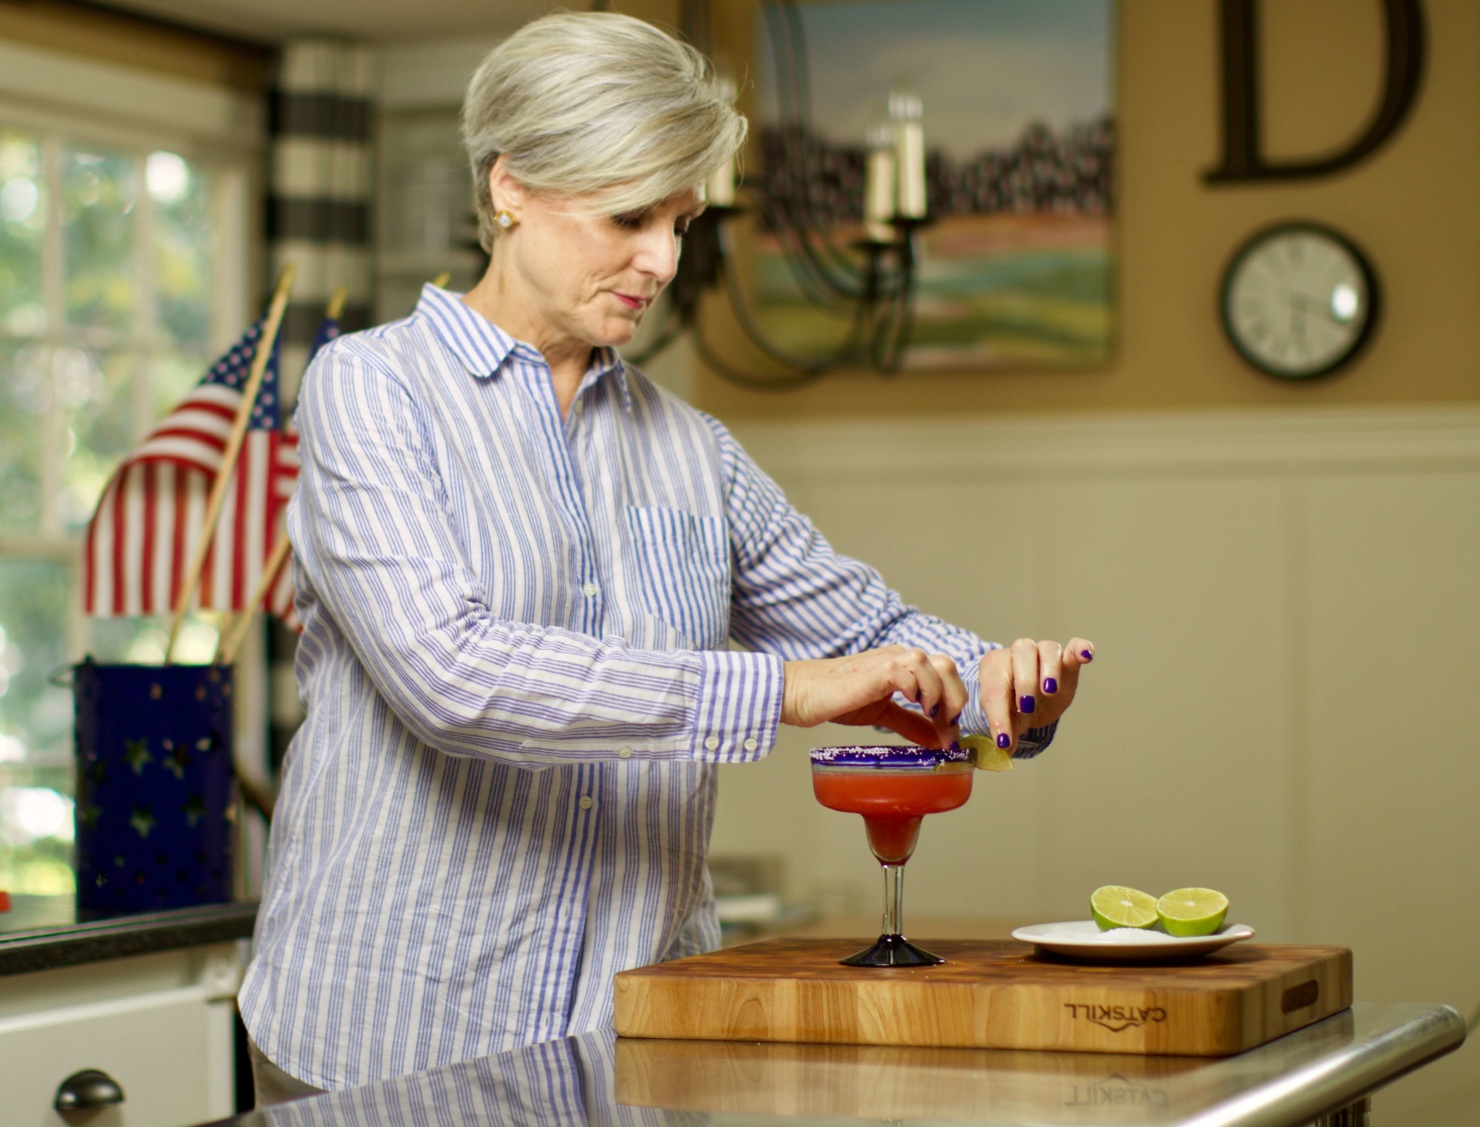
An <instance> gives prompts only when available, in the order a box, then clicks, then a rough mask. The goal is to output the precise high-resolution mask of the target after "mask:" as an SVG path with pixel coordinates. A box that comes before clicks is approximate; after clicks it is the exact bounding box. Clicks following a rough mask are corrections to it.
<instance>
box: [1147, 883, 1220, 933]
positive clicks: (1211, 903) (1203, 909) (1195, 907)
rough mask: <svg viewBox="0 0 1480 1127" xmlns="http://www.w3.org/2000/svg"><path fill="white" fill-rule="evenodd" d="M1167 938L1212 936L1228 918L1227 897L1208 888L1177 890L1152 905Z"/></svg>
mask: <svg viewBox="0 0 1480 1127" xmlns="http://www.w3.org/2000/svg"><path fill="white" fill-rule="evenodd" d="M1156 914H1157V915H1158V916H1159V917H1160V918H1161V926H1162V928H1163V929H1164V930H1165V931H1166V933H1167V934H1168V935H1179V936H1188V935H1212V934H1213V932H1215V931H1217V930H1218V929H1219V928H1220V927H1222V926H1223V920H1224V918H1225V917H1226V916H1227V915H1228V897H1226V896H1224V895H1223V893H1221V892H1215V891H1213V890H1212V889H1211V888H1178V889H1176V890H1174V891H1172V892H1168V893H1167V894H1166V895H1165V896H1163V897H1162V898H1161V899H1160V900H1158V901H1157V902H1156Z"/></svg>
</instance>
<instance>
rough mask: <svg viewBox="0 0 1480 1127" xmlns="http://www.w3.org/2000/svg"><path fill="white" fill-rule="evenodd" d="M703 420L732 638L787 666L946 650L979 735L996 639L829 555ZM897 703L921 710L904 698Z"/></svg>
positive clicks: (966, 715) (1040, 737)
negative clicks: (711, 449)
mask: <svg viewBox="0 0 1480 1127" xmlns="http://www.w3.org/2000/svg"><path fill="white" fill-rule="evenodd" d="M708 421H709V424H710V426H711V427H712V428H713V430H714V432H715V436H716V441H717V442H718V443H719V448H720V457H721V461H722V464H723V467H724V477H725V487H726V501H727V507H728V514H729V519H730V524H731V528H732V540H733V546H734V553H735V574H736V580H735V600H734V612H733V614H734V617H733V619H732V627H731V629H732V632H733V633H734V635H735V637H736V639H737V640H739V641H741V642H742V643H744V644H745V645H747V646H749V647H750V648H751V649H753V650H757V651H761V652H766V653H774V654H779V655H781V656H782V657H784V658H787V659H790V660H804V659H815V658H827V657H841V656H844V655H846V654H853V653H858V652H860V651H862V650H868V649H876V648H878V647H880V646H890V645H904V646H914V647H918V648H920V649H923V650H926V651H929V652H932V653H943V654H947V655H949V656H950V657H951V659H952V660H953V661H955V663H956V667H957V670H958V671H959V673H960V675H961V680H962V682H963V683H964V684H965V685H966V688H967V690H968V694H969V696H968V702H967V706H966V708H965V710H963V712H962V714H961V730H962V732H964V733H966V734H976V733H982V732H986V731H987V718H986V713H985V712H984V711H983V709H982V706H981V692H980V683H981V679H980V662H981V659H982V656H983V655H984V654H986V653H987V652H988V651H989V650H994V649H1000V648H1001V647H1000V645H999V643H996V642H989V641H987V640H986V639H984V638H981V637H979V636H978V635H976V634H974V633H972V632H971V631H970V630H965V629H962V628H961V627H959V626H952V625H951V624H950V623H947V622H944V621H942V620H941V619H939V618H937V617H935V616H934V615H929V614H925V613H923V612H921V611H920V610H918V609H916V608H915V607H912V606H908V605H906V604H905V603H904V601H903V600H902V599H900V597H899V595H898V593H897V592H895V591H894V590H893V589H891V588H890V587H889V586H888V584H886V583H885V582H884V579H883V577H882V576H881V575H880V574H879V573H878V572H877V571H876V570H874V569H873V568H871V567H869V566H868V565H867V564H864V563H861V562H859V561H858V560H855V559H850V558H848V557H847V556H842V555H839V554H838V553H836V552H834V551H833V549H832V546H831V545H830V544H828V542H827V540H826V539H825V538H824V537H823V536H822V534H821V533H820V532H818V531H817V529H816V527H815V526H814V525H813V524H812V522H811V521H810V520H808V519H807V517H805V516H804V515H802V514H801V513H799V512H798V511H797V510H796V509H795V508H793V507H792V506H791V504H790V503H789V502H788V501H787V500H786V496H785V494H784V493H783V492H782V490H781V487H780V486H778V485H777V484H776V483H775V482H774V481H773V480H772V479H771V478H770V477H769V476H767V474H766V473H765V471H764V470H762V469H761V468H760V467H759V466H758V465H756V463H755V462H754V460H752V459H751V458H750V456H749V455H748V454H746V452H745V451H744V449H743V448H741V446H740V444H739V443H738V442H736V441H735V439H734V437H733V436H732V435H731V434H730V433H729V431H728V430H727V429H726V428H725V427H724V425H723V424H721V423H719V422H718V421H717V420H714V419H709V420H708ZM897 703H899V704H901V705H902V706H904V707H906V708H916V707H918V706H917V705H915V704H914V703H913V702H910V701H906V700H905V699H904V698H903V697H899V698H897ZM1054 731H1055V726H1053V725H1050V726H1047V727H1044V728H1035V729H1033V730H1031V731H1030V732H1027V733H1025V734H1024V736H1023V737H1022V739H1021V740H1019V746H1018V750H1017V752H1016V753H1015V754H1016V755H1018V756H1020V757H1023V758H1027V757H1029V756H1032V755H1037V754H1038V753H1039V752H1040V751H1042V750H1043V749H1044V748H1045V747H1047V746H1048V744H1049V742H1050V741H1051V740H1052V739H1053V736H1054Z"/></svg>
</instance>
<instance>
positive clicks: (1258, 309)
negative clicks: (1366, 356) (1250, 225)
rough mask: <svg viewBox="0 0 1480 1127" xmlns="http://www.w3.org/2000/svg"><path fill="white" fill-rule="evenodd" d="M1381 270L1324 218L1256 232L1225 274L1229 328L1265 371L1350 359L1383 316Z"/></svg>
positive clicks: (1288, 374) (1294, 371) (1292, 372)
mask: <svg viewBox="0 0 1480 1127" xmlns="http://www.w3.org/2000/svg"><path fill="white" fill-rule="evenodd" d="M1377 299H1378V290H1377V275H1376V274H1375V273H1374V272H1373V270H1372V265H1371V263H1370V262H1368V260H1367V257H1366V255H1364V254H1363V253H1362V252H1361V251H1360V250H1358V249H1357V247H1356V245H1355V244H1354V243H1352V242H1351V240H1350V239H1347V238H1346V237H1345V236H1343V235H1340V234H1338V233H1337V232H1335V231H1333V230H1331V229H1330V228H1329V227H1323V226H1321V225H1320V224H1318V223H1306V222H1294V223H1280V224H1277V225H1275V226H1273V227H1267V228H1265V229H1264V230H1262V231H1258V232H1256V233H1255V234H1253V235H1251V236H1250V237H1249V238H1248V239H1247V240H1246V241H1245V242H1244V244H1243V246H1242V247H1240V248H1239V250H1238V253H1237V254H1235V255H1234V257H1233V261H1232V262H1230V263H1229V265H1228V269H1227V271H1225V273H1224V275H1223V292H1222V302H1221V304H1222V315H1223V329H1224V331H1225V332H1226V333H1227V334H1228V339H1229V341H1231V342H1232V344H1233V347H1234V348H1236V349H1237V350H1238V352H1239V355H1241V356H1242V357H1243V358H1244V359H1245V360H1247V361H1248V362H1249V363H1250V364H1253V365H1254V367H1256V368H1258V369H1259V370H1260V371H1261V372H1267V373H1268V374H1269V375H1272V376H1280V377H1283V378H1285V379H1306V378H1309V377H1310V376H1321V375H1325V374H1326V373H1327V372H1334V371H1335V370H1336V369H1337V368H1339V367H1341V366H1342V365H1343V364H1345V363H1347V361H1349V360H1351V358H1352V357H1353V356H1355V355H1356V354H1357V353H1358V352H1360V351H1361V349H1362V346H1363V345H1365V344H1366V343H1367V341H1368V339H1369V338H1370V337H1371V335H1372V329H1373V327H1374V325H1375V324H1376V321H1377V304H1378V300H1377Z"/></svg>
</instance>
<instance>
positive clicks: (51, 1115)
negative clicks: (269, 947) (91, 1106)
mask: <svg viewBox="0 0 1480 1127" xmlns="http://www.w3.org/2000/svg"><path fill="white" fill-rule="evenodd" d="M241 967H242V960H241V958H240V956H239V952H238V949H237V946H236V945H235V944H232V943H224V944H217V945H213V946H208V947H196V948H188V949H184V950H178V951H167V952H160V953H156V954H150V955H141V956H137V957H134V958H128V959H113V960H108V961H105V962H100V963H89V964H87V965H85V966H78V967H68V968H63V969H58V970H46V971H37V972H34V973H30V974H16V975H8V976H5V977H3V978H0V1093H4V1095H3V1115H0V1119H3V1121H4V1123H5V1124H6V1127H69V1125H70V1127H81V1125H83V1124H86V1127H182V1125H185V1124H191V1123H202V1122H207V1121H209V1120H214V1119H224V1118H226V1117H228V1116H231V1115H233V1114H235V1111H236V1104H235V1050H234V1022H233V1010H234V1008H235V1004H236V1002H235V998H236V989H237V986H238V984H239V982H240V977H241ZM83 1069H99V1070H101V1071H102V1072H104V1073H106V1074H107V1076H108V1077H110V1078H111V1079H112V1080H113V1081H114V1082H115V1083H116V1084H117V1085H118V1087H119V1088H120V1089H121V1090H122V1093H123V1100H122V1102H121V1103H118V1104H116V1105H114V1106H111V1107H107V1108H104V1109H102V1110H97V1111H84V1112H78V1113H72V1114H68V1115H64V1114H62V1113H59V1112H57V1111H56V1110H55V1109H54V1107H53V1104H54V1101H55V1099H56V1095H57V1089H58V1088H59V1086H60V1085H61V1084H62V1082H63V1081H64V1080H66V1079H67V1078H68V1077H69V1076H72V1075H73V1074H74V1073H77V1072H79V1071H82V1070H83Z"/></svg>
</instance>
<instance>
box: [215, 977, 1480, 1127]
mask: <svg viewBox="0 0 1480 1127" xmlns="http://www.w3.org/2000/svg"><path fill="white" fill-rule="evenodd" d="M1464 1037H1465V1030H1464V1022H1463V1021H1462V1020H1461V1019H1460V1016H1459V1015H1458V1014H1457V1013H1456V1012H1455V1011H1454V1010H1452V1009H1450V1008H1449V1007H1447V1006H1440V1005H1424V1004H1412V1005H1376V1004H1360V1003H1359V1004H1357V1005H1355V1006H1353V1007H1352V1008H1351V1009H1350V1010H1346V1011H1343V1012H1342V1013H1338V1014H1336V1015H1334V1016H1332V1017H1329V1018H1327V1019H1325V1020H1324V1021H1320V1022H1317V1023H1316V1024H1314V1025H1309V1026H1307V1027H1305V1028H1304V1029H1301V1030H1298V1031H1297V1032H1295V1033H1292V1034H1289V1035H1288V1036H1285V1037H1281V1038H1279V1039H1278V1040H1275V1041H1271V1042H1269V1043H1268V1044H1266V1045H1262V1046H1260V1047H1259V1048H1257V1049H1253V1050H1250V1051H1249V1052H1246V1053H1242V1054H1239V1055H1238V1056H1233V1057H1225V1058H1219V1059H1206V1058H1193V1057H1167V1056H1126V1055H1107V1054H1100V1053H1047V1052H1021V1051H1001V1050H995V1051H994V1050H977V1049H921V1048H890V1047H881V1046H865V1045H787V1044H774V1043H771V1044H762V1043H755V1042H732V1041H659V1040H642V1039H625V1038H616V1037H614V1036H612V1035H610V1034H585V1035H582V1036H579V1037H571V1038H567V1039H564V1040H560V1041H549V1042H546V1043H544V1044H540V1045H533V1046H530V1047H529V1048H526V1049H521V1050H518V1051H515V1052H509V1053H501V1054H497V1055H495V1056H489V1057H484V1058H482V1059H479V1060H474V1061H468V1062H465V1063H463V1064H458V1065H451V1066H448V1067H445V1068H437V1069H431V1070H428V1071H426V1072H419V1073H414V1074H412V1075H410V1076H405V1077H401V1078H399V1079H396V1080H389V1081H385V1082H383V1083H380V1084H372V1085H366V1086H365V1087H362V1088H353V1089H347V1090H345V1091H341V1092H331V1093H326V1094H325V1095H322V1096H315V1097H313V1098H311V1099H307V1100H301V1101H299V1102H297V1103H292V1104H283V1105H279V1106H276V1107H272V1108H267V1109H264V1110H260V1111H256V1112H251V1113H248V1114H246V1115H243V1116H240V1117H238V1118H237V1119H235V1120H231V1121H229V1122H231V1123H232V1124H233V1125H234V1127H381V1125H385V1127H390V1125H392V1124H397V1125H399V1124H403V1123H417V1124H424V1125H427V1127H474V1125H479V1127H481V1125H484V1124H493V1123H520V1124H552V1125H553V1124H624V1125H633V1127H638V1125H643V1127H646V1125H652V1127H659V1125H667V1124H674V1123H683V1124H687V1123H707V1122H711V1121H713V1122H725V1123H748V1122H755V1123H762V1122H764V1123H772V1122H774V1121H776V1120H783V1121H789V1122H795V1123H818V1124H821V1123H827V1124H832V1125H836V1124H840V1123H849V1122H865V1121H872V1122H878V1121H880V1120H884V1121H892V1122H911V1121H930V1122H957V1123H981V1124H992V1125H994V1127H1003V1125H1012V1124H1023V1125H1028V1124H1034V1125H1046V1124H1062V1125H1065V1127H1076V1125H1083V1127H1090V1125H1109V1124H1127V1125H1133V1124H1142V1125H1148V1127H1151V1125H1154V1127H1162V1125H1172V1124H1183V1125H1186V1127H1300V1125H1302V1124H1311V1123H1314V1124H1321V1125H1323V1127H1356V1125H1358V1124H1365V1123H1366V1122H1367V1121H1368V1102H1367V1097H1368V1096H1369V1095H1370V1094H1371V1093H1372V1092H1373V1091H1375V1090H1376V1089H1378V1088H1380V1087H1382V1086H1383V1085H1385V1084H1388V1083H1390V1082H1392V1081H1393V1080H1396V1079H1397V1078H1398V1077H1400V1076H1403V1075H1405V1074H1406V1073H1408V1072H1411V1071H1412V1070H1413V1069H1415V1068H1419V1067H1421V1066H1422V1065H1424V1064H1426V1063H1427V1062H1429V1061H1431V1060H1433V1059H1435V1058H1437V1057H1439V1056H1442V1055H1444V1054H1445V1053H1448V1052H1451V1051H1452V1050H1454V1049H1456V1048H1458V1047H1459V1045H1460V1044H1461V1043H1462V1042H1463V1041H1464Z"/></svg>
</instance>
